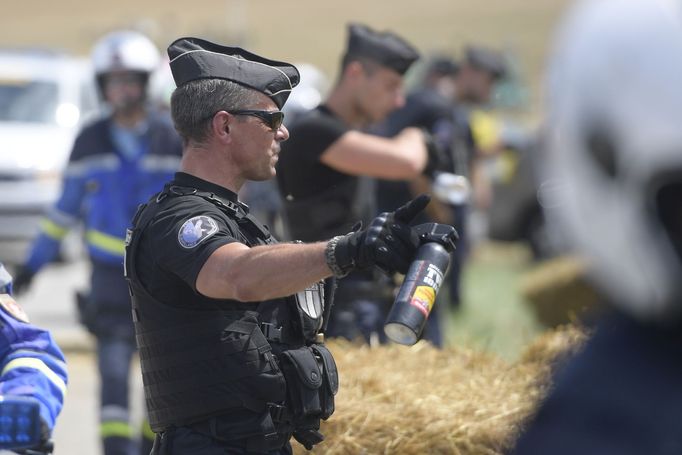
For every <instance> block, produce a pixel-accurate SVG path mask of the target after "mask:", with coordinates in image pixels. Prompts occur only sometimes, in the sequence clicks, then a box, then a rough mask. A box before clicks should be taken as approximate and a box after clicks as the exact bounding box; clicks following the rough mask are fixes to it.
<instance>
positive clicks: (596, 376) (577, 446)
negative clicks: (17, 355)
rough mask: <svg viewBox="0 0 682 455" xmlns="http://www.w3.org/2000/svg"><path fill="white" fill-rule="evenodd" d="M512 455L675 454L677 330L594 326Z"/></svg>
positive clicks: (681, 365)
mask: <svg viewBox="0 0 682 455" xmlns="http://www.w3.org/2000/svg"><path fill="white" fill-rule="evenodd" d="M513 453H514V454H515V455H535V454H553V455H575V454H581V455H643V454H646V455H673V454H681V453H682V324H681V323H677V324H676V325H674V326H670V325H668V326H666V327H661V326H658V327H656V326H651V325H643V324H641V323H639V322H637V321H634V320H632V319H630V318H628V317H626V316H623V315H620V314H614V315H610V316H608V317H606V318H604V319H603V320H601V321H600V322H599V324H598V325H597V329H596V333H595V334H594V335H593V337H592V338H591V339H590V340H589V341H588V343H587V345H586V346H585V348H584V349H583V350H582V351H581V352H580V353H579V354H578V355H576V356H575V357H573V358H572V359H570V360H569V361H568V363H567V365H566V366H565V368H563V369H562V370H561V371H560V373H559V375H558V376H557V378H556V382H555V386H554V388H553V389H552V392H551V393H550V395H549V397H548V398H547V400H546V401H545V402H544V404H543V405H542V406H541V408H540V410H539V413H538V414H537V416H536V417H535V419H534V420H533V422H532V423H531V424H530V426H529V428H528V429H527V431H526V432H525V434H523V435H522V436H521V438H520V439H519V441H518V444H517V447H516V449H515V451H514V452H513Z"/></svg>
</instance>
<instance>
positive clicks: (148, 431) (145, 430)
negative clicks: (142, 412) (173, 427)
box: [142, 419, 156, 440]
mask: <svg viewBox="0 0 682 455" xmlns="http://www.w3.org/2000/svg"><path fill="white" fill-rule="evenodd" d="M142 437H143V438H145V439H149V440H152V439H154V438H155V437H156V433H154V432H153V431H152V427H151V426H149V420H147V419H144V420H143V421H142Z"/></svg>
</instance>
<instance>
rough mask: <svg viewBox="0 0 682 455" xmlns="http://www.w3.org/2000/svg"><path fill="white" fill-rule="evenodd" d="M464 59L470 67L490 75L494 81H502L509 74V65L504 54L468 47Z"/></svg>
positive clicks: (477, 47) (478, 47) (480, 47)
mask: <svg viewBox="0 0 682 455" xmlns="http://www.w3.org/2000/svg"><path fill="white" fill-rule="evenodd" d="M464 58H465V59H466V61H467V63H469V65H471V66H473V67H474V68H478V69H482V70H484V71H487V72H488V73H490V74H491V75H492V76H493V78H494V79H502V78H503V77H505V76H506V74H507V63H506V61H505V59H504V56H503V55H502V53H500V52H497V51H495V50H493V49H489V48H486V47H482V46H468V47H467V48H466V49H465V51H464Z"/></svg>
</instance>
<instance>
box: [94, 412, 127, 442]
mask: <svg viewBox="0 0 682 455" xmlns="http://www.w3.org/2000/svg"><path fill="white" fill-rule="evenodd" d="M99 420H100V424H99V434H100V437H102V438H109V437H119V438H129V439H130V438H132V436H133V430H132V428H131V427H130V424H129V423H128V421H129V420H130V419H129V414H128V409H126V408H124V407H123V406H119V405H115V404H110V405H106V406H103V407H102V409H100V415H99Z"/></svg>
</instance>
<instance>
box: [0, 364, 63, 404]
mask: <svg viewBox="0 0 682 455" xmlns="http://www.w3.org/2000/svg"><path fill="white" fill-rule="evenodd" d="M15 368H32V369H34V370H38V371H40V372H41V373H43V374H44V375H45V376H46V377H47V379H49V380H50V382H52V383H53V384H54V385H55V386H56V387H57V388H58V389H59V390H61V392H62V396H66V383H65V382H64V380H63V379H62V378H60V377H59V375H57V373H55V372H54V371H52V370H51V369H50V367H48V366H47V365H46V364H45V362H43V361H42V360H40V359H36V358H34V357H19V358H16V359H12V360H10V362H9V363H8V364H7V365H5V368H3V369H2V373H0V376H4V375H5V373H7V372H8V371H10V370H13V369H15Z"/></svg>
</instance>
